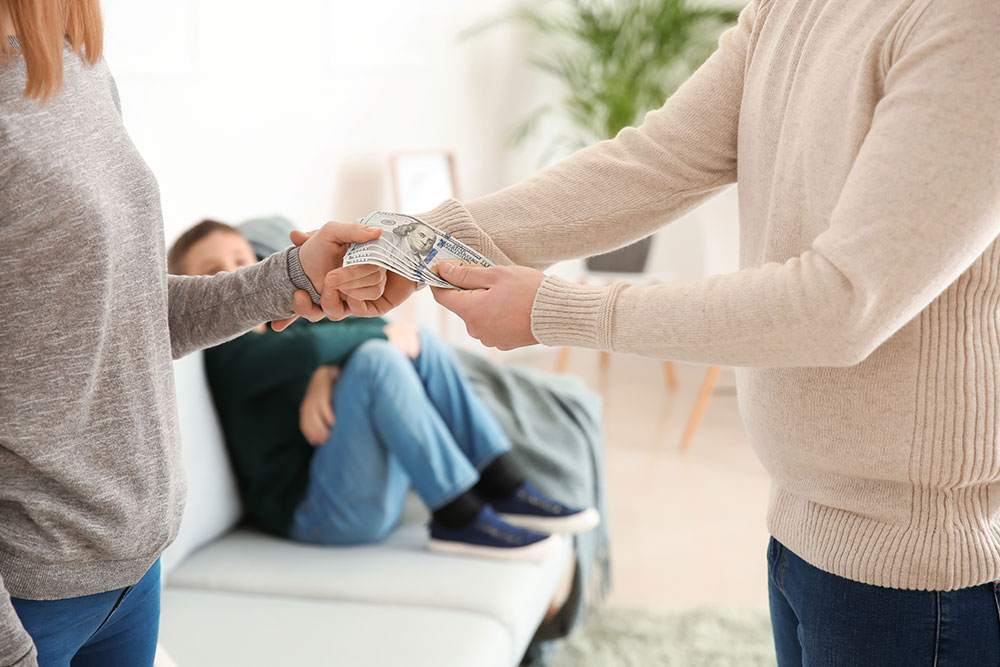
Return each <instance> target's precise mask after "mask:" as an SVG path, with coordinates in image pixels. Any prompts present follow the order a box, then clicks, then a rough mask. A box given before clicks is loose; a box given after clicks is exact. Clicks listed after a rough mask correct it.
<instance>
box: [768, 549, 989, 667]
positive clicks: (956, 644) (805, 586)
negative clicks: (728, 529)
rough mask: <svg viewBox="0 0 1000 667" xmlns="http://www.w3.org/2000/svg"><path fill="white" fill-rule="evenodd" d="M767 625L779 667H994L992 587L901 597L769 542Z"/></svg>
mask: <svg viewBox="0 0 1000 667" xmlns="http://www.w3.org/2000/svg"><path fill="white" fill-rule="evenodd" d="M767 561H768V588H769V592H770V599H771V624H772V627H773V631H774V644H775V647H776V648H777V651H778V665H779V667H800V666H801V667H995V666H997V665H1000V592H998V586H997V584H994V583H990V584H983V585H981V586H973V587H972V588H965V589H961V590H957V591H908V590H899V589H894V588H881V587H879V586H871V585H869V584H862V583H858V582H856V581H851V580H849V579H844V578H843V577H838V576H836V575H834V574H830V573H828V572H824V571H823V570H820V569H818V568H816V567H813V566H812V565H809V564H808V563H806V562H805V561H804V560H802V559H801V558H799V557H798V556H796V555H795V554H794V553H792V552H791V551H789V550H788V549H786V548H785V547H784V545H782V544H781V543H780V542H778V541H777V540H775V539H773V538H772V539H771V543H770V546H769V548H768V554H767Z"/></svg>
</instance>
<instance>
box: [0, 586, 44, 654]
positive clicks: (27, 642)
mask: <svg viewBox="0 0 1000 667" xmlns="http://www.w3.org/2000/svg"><path fill="white" fill-rule="evenodd" d="M0 665H2V666H3V667H38V659H37V654H36V652H35V645H34V643H33V642H32V641H31V637H30V636H29V635H28V633H27V632H26V631H25V629H24V626H23V625H21V620H20V619H19V618H18V617H17V612H15V611H14V606H13V605H12V604H11V602H10V595H9V594H8V593H7V588H6V586H4V583H3V577H0Z"/></svg>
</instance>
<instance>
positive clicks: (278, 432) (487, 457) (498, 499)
mask: <svg viewBox="0 0 1000 667" xmlns="http://www.w3.org/2000/svg"><path fill="white" fill-rule="evenodd" d="M256 261H257V256H256V255H255V254H254V251H253V248H252V247H251V245H250V244H249V243H248V241H247V240H246V239H245V238H244V237H243V236H242V235H241V234H240V233H239V231H238V230H237V229H235V228H234V227H231V226H229V225H226V224H223V223H219V222H215V221H211V220H206V221H203V222H201V223H199V224H198V225H196V226H194V227H193V228H191V229H189V230H188V231H187V232H185V233H184V234H183V235H182V236H181V237H180V238H179V239H178V240H177V241H176V242H175V243H174V245H173V247H172V248H171V249H170V252H169V254H168V263H169V270H170V272H171V273H176V274H184V275H192V276H194V275H213V274H215V273H218V272H220V271H236V270H238V269H239V268H240V267H243V266H248V265H250V264H253V263H255V262H256ZM205 367H206V371H207V374H208V381H209V385H210V387H211V390H212V394H213V397H214V399H215V404H216V408H217V410H218V412H219V418H220V421H221V422H222V427H223V431H224V432H225V437H226V445H227V448H228V450H229V454H230V458H231V460H232V463H233V467H234V469H235V472H236V477H237V480H238V482H239V486H240V492H241V496H242V500H243V504H244V506H245V509H246V512H247V514H248V516H249V517H250V519H251V520H252V521H253V522H254V523H255V524H257V525H258V526H259V527H260V528H262V529H264V530H266V531H268V532H270V533H273V534H275V535H279V536H287V537H290V538H291V539H293V540H298V541H302V542H309V543H314V544H336V545H344V544H365V543H372V542H378V541H381V540H382V539H384V538H385V537H386V536H387V535H388V534H389V533H390V532H391V531H392V530H393V528H394V527H395V525H396V523H397V522H398V520H399V517H400V514H401V513H402V509H403V505H404V501H405V497H406V493H407V491H408V490H409V488H410V487H411V486H412V487H413V488H414V489H415V491H416V492H417V494H418V495H419V496H420V498H421V499H422V500H423V502H424V503H425V504H426V505H427V507H428V508H429V509H430V510H431V513H432V519H431V522H430V541H429V548H430V549H431V550H434V551H440V552H444V553H452V554H462V555H475V556H484V557H490V558H499V559H507V560H539V559H542V558H544V557H545V556H546V555H548V554H549V553H550V552H551V550H552V548H553V547H554V544H555V540H554V538H553V537H552V536H551V535H550V534H549V533H559V532H563V533H575V532H580V531H583V530H588V529H590V528H592V527H594V526H595V525H596V524H597V523H598V521H599V516H598V514H597V512H596V511H595V510H594V509H592V508H588V509H583V510H580V509H574V508H569V507H566V506H565V505H562V504H560V503H558V502H556V501H554V500H552V499H551V498H548V497H546V496H545V495H543V494H542V493H541V492H540V491H538V490H537V489H536V488H534V487H533V486H532V485H531V483H530V482H528V481H525V480H524V479H523V477H521V476H520V475H519V474H518V473H517V472H516V471H515V469H514V467H513V466H512V464H511V461H510V457H509V456H508V453H509V451H510V444H509V442H508V440H507V438H506V436H505V435H504V434H503V432H502V431H501V429H500V427H499V425H498V424H497V423H496V421H495V419H494V418H493V416H492V415H491V414H490V413H489V412H488V411H487V410H486V408H485V406H484V405H483V404H482V403H481V402H480V400H479V398H478V397H477V396H476V395H475V393H474V392H473V391H472V389H471V387H469V386H468V384H467V383H466V381H465V379H464V377H463V376H462V375H461V374H460V372H459V371H458V369H457V367H456V364H455V360H454V358H453V357H452V354H451V352H450V350H449V349H448V347H447V346H446V345H445V344H444V343H442V341H441V340H439V339H438V338H437V337H436V336H435V335H434V334H433V333H431V332H430V331H428V330H426V329H418V328H417V327H415V326H411V325H407V324H387V323H386V322H385V321H384V320H381V319H377V318H376V319H370V320H369V319H364V320H362V319H348V320H345V321H343V322H330V321H323V322H318V323H310V322H307V321H305V320H299V321H297V322H295V323H293V324H292V325H291V326H290V327H289V328H288V329H286V330H285V331H284V332H282V333H276V332H274V331H272V330H271V329H270V328H268V327H267V326H266V325H261V326H260V327H258V328H257V329H255V330H254V331H251V332H249V333H247V334H244V335H243V336H241V337H239V338H237V339H235V340H232V341H230V342H228V343H224V344H222V345H220V346H218V347H216V348H212V349H209V350H207V351H206V353H205Z"/></svg>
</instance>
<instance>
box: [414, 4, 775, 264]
mask: <svg viewBox="0 0 1000 667" xmlns="http://www.w3.org/2000/svg"><path fill="white" fill-rule="evenodd" d="M756 5H757V2H756V1H755V2H752V3H751V4H750V5H749V6H748V7H747V8H746V9H745V10H744V11H743V12H742V14H741V15H740V19H739V23H738V24H737V25H736V26H734V27H733V28H731V29H729V30H728V31H726V32H725V33H724V34H723V35H722V37H721V38H720V40H719V48H718V50H717V51H716V52H715V53H714V54H713V55H712V56H711V57H710V58H709V59H708V60H707V61H706V62H705V64H704V65H702V67H701V68H699V70H698V71H697V72H696V73H695V74H694V76H692V77H691V78H690V79H689V80H688V81H687V82H686V83H685V84H684V85H683V86H681V87H680V89H678V90H677V92H676V93H674V94H673V95H672V96H671V97H670V99H669V100H668V101H667V103H666V104H665V105H664V106H663V107H662V108H661V109H659V110H658V111H653V112H651V113H649V114H648V115H647V116H646V120H645V122H644V123H643V124H642V126H641V127H638V128H628V129H625V130H623V131H622V132H621V133H620V134H619V135H618V137H616V138H615V139H614V140H611V141H605V142H602V143H599V144H597V145H595V146H592V147H590V148H587V149H584V150H582V151H580V152H578V153H576V154H574V155H572V156H571V157H569V158H567V159H566V160H563V161H562V162H560V163H559V164H557V165H555V166H554V167H552V168H550V169H547V170H545V171H543V172H541V173H540V174H538V175H536V176H534V177H533V178H530V179H528V180H527V181H525V182H523V183H520V184H518V185H515V186H512V187H510V188H507V189H506V190H502V191H500V192H498V193H496V194H493V195H489V196H486V197H483V198H482V199H477V200H475V201H471V202H467V203H466V204H465V205H464V206H463V205H462V204H460V203H458V202H456V201H453V200H452V201H448V202H445V203H444V204H442V205H441V206H440V207H438V208H437V209H435V210H434V211H432V212H430V213H425V214H423V215H420V216H418V217H419V218H421V219H422V220H424V221H426V222H428V223H429V224H431V225H433V226H435V227H437V228H438V229H441V230H443V231H445V232H448V233H450V234H451V235H452V236H454V237H455V238H457V239H458V240H460V241H463V242H465V243H466V244H468V245H470V246H471V247H473V248H476V249H477V250H479V251H480V252H483V253H484V254H486V255H487V256H489V257H490V258H491V259H493V260H494V261H495V262H497V263H500V264H510V263H514V264H519V265H522V266H535V267H544V266H547V265H549V264H552V263H555V262H557V261H559V260H563V259H569V258H574V257H585V256H590V255H596V254H599V253H602V252H606V251H608V250H612V249H614V248H619V247H621V246H624V245H627V244H628V243H630V242H632V241H635V240H637V239H639V238H642V237H645V236H648V235H649V234H652V233H653V232H654V231H656V230H657V229H659V228H660V227H662V226H663V225H664V224H666V223H668V222H670V221H672V220H675V219H677V218H679V217H680V216H682V215H683V214H684V213H686V212H687V211H689V210H691V209H692V208H694V207H695V206H697V205H698V204H699V203H701V202H703V201H704V200H706V199H707V198H709V197H711V196H712V195H713V194H716V193H717V192H719V190H720V189H721V188H724V187H726V186H728V185H731V184H732V183H734V182H735V181H736V149H737V129H738V125H739V114H740V101H741V99H742V97H743V79H744V75H745V72H746V59H747V46H748V43H749V40H750V38H751V34H752V27H753V22H754V16H755V13H756Z"/></svg>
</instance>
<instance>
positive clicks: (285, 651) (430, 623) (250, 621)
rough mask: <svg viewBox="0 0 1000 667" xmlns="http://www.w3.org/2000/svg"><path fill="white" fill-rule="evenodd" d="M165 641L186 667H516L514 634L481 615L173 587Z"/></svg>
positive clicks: (166, 606) (167, 600) (166, 599)
mask: <svg viewBox="0 0 1000 667" xmlns="http://www.w3.org/2000/svg"><path fill="white" fill-rule="evenodd" d="M163 616H164V620H165V622H164V623H163V624H162V627H161V630H160V638H161V640H162V641H163V642H164V645H165V646H167V647H169V651H170V655H171V657H172V658H173V659H174V660H175V661H176V662H177V664H178V665H180V667H209V666H211V667H229V666H239V667H247V666H250V665H268V666H270V667H285V666H288V667H292V666H294V667H321V666H326V665H331V666H332V665H337V666H340V665H350V666H351V667H355V666H358V665H378V666H379V667H394V666H396V665H406V666H407V667H441V666H442V665H456V666H458V665H463V666H464V665H477V666H480V665H481V666H482V667H509V666H510V665H511V664H512V663H511V662H510V660H509V658H508V652H509V650H510V639H509V636H508V631H507V629H506V628H505V627H503V626H502V625H501V624H500V623H499V622H497V621H495V620H494V619H492V618H489V617H486V616H481V615H478V614H473V613H468V612H462V611H454V610H451V609H439V608H434V607H418V606H413V607H408V606H404V605H387V604H369V603H363V602H344V601H333V600H326V601H319V600H308V599H299V598H294V597H269V596H263V595H260V596H258V595H243V594H238V593H218V592H203V591H191V590H179V589H173V588H169V589H167V590H166V591H165V592H164V595H163Z"/></svg>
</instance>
